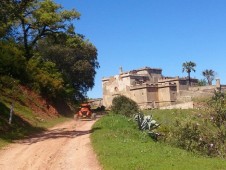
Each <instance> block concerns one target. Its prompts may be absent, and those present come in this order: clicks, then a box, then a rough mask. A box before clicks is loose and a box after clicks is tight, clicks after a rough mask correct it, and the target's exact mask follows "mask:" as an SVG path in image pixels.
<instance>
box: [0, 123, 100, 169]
mask: <svg viewBox="0 0 226 170" xmlns="http://www.w3.org/2000/svg"><path fill="white" fill-rule="evenodd" d="M94 123H95V121H82V120H81V121H69V122H66V123H63V124H60V125H57V126H55V127H54V128H51V129H49V130H48V131H46V132H45V133H42V134H38V135H36V136H33V137H31V138H29V139H25V140H20V141H16V143H15V144H12V145H10V146H8V147H7V148H4V149H3V150H1V151H0V170H12V169H13V170H45V169H46V170H47V169H48V170H49V169H54V170H71V169H76V170H100V169H101V167H100V165H99V163H98V161H97V159H96V155H95V153H94V152H93V149H92V146H91V143H90V133H91V127H92V125H93V124H94Z"/></svg>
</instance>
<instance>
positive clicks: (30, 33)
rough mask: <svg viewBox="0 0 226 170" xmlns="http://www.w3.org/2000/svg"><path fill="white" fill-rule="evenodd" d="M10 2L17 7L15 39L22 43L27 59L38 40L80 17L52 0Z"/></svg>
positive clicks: (61, 30) (64, 27) (63, 28)
mask: <svg viewBox="0 0 226 170" xmlns="http://www.w3.org/2000/svg"><path fill="white" fill-rule="evenodd" d="M10 2H11V4H12V5H15V6H18V8H19V10H18V14H17V15H16V19H17V22H15V23H16V24H14V27H13V28H14V30H13V32H14V37H15V40H16V41H17V42H18V43H21V44H23V47H24V50H25V57H26V58H27V60H29V59H30V58H31V57H32V56H33V54H32V50H33V48H34V46H35V45H36V44H37V42H38V40H40V39H42V38H44V37H47V36H55V34H58V33H60V32H64V31H66V30H67V29H68V28H69V27H71V24H70V21H72V20H74V19H79V17H80V14H79V13H78V12H77V11H75V10H74V9H73V10H70V11H69V10H62V7H61V6H60V5H58V4H56V3H55V2H53V1H52V0H33V1H32V0H30V1H28V0H26V1H25V0H21V1H19V0H17V1H16V0H10Z"/></svg>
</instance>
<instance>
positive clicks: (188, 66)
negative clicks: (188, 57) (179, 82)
mask: <svg viewBox="0 0 226 170" xmlns="http://www.w3.org/2000/svg"><path fill="white" fill-rule="evenodd" d="M182 67H183V69H182V72H187V73H188V81H189V86H190V85H191V77H190V74H191V71H194V72H195V67H196V64H195V63H194V62H192V61H189V62H187V61H186V62H185V63H183V65H182Z"/></svg>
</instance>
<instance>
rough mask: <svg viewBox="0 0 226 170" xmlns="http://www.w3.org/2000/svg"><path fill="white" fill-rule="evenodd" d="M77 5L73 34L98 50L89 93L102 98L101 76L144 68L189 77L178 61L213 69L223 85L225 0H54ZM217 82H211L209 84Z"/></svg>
mask: <svg viewBox="0 0 226 170" xmlns="http://www.w3.org/2000/svg"><path fill="white" fill-rule="evenodd" d="M55 2H57V3H59V4H61V5H62V6H63V7H65V8H66V9H72V8H75V9H76V10H77V11H78V12H80V13H81V19H80V20H78V21H75V22H74V24H75V27H76V32H77V33H81V34H83V35H85V36H86V38H87V39H88V40H89V41H90V42H92V43H93V44H94V45H95V46H96V48H97V49H98V61H99V63H100V68H99V69H98V70H97V75H96V78H95V86H94V88H93V89H92V90H91V91H89V92H88V97H90V98H98V97H102V86H101V79H102V78H103V77H109V76H112V75H116V74H118V73H119V67H120V66H122V67H123V70H124V71H129V70H133V69H137V68H142V67H145V66H148V67H152V68H162V70H163V75H164V76H180V77H184V76H187V74H186V73H182V63H183V62H185V61H193V62H195V63H196V64H197V67H196V72H192V73H191V76H192V77H195V78H198V79H203V78H204V77H203V76H202V71H203V70H205V69H212V70H214V71H215V72H216V73H217V78H220V79H221V83H222V84H226V71H225V68H226V67H225V59H226V10H225V9H226V0H56V1H55ZM213 83H215V82H213Z"/></svg>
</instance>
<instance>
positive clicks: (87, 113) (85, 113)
mask: <svg viewBox="0 0 226 170" xmlns="http://www.w3.org/2000/svg"><path fill="white" fill-rule="evenodd" d="M74 117H75V119H76V120H79V119H82V118H84V119H86V118H88V119H91V120H95V119H96V113H93V112H92V110H91V106H90V105H89V104H88V103H83V104H81V106H80V109H79V111H78V112H77V113H76V114H75V116H74Z"/></svg>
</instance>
